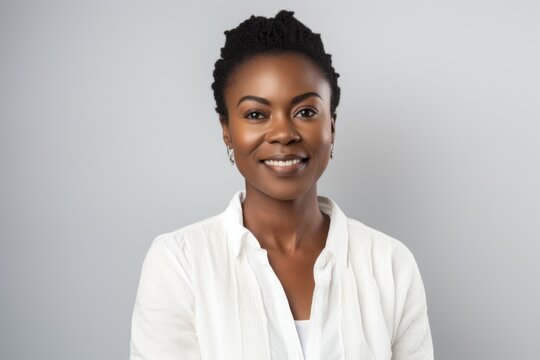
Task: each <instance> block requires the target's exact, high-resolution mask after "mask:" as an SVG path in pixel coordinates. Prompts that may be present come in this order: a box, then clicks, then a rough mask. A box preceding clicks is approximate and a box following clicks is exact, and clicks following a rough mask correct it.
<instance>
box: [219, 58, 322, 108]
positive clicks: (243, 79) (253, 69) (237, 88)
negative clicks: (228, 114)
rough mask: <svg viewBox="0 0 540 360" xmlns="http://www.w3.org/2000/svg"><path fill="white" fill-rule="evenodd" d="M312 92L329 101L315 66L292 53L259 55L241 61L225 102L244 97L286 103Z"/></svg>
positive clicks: (229, 80) (319, 70)
mask: <svg viewBox="0 0 540 360" xmlns="http://www.w3.org/2000/svg"><path fill="white" fill-rule="evenodd" d="M308 91H314V92H317V93H319V94H320V95H321V96H322V97H323V99H324V101H325V102H326V101H328V102H329V101H330V91H331V90H330V84H329V83H328V81H327V79H326V77H325V76H324V74H323V72H322V70H321V69H320V68H319V67H318V65H317V64H316V63H315V62H314V61H313V60H311V59H310V58H309V57H307V56H306V55H302V54H299V53H293V52H284V53H278V54H258V55H254V56H252V57H250V58H248V59H247V60H245V61H243V62H242V63H241V64H240V65H239V66H238V67H237V68H236V69H235V70H234V71H233V72H232V73H231V75H230V76H229V79H228V82H227V86H226V88H225V99H226V102H229V101H234V100H235V99H236V98H240V97H242V96H244V95H256V96H261V97H265V98H275V99H276V100H279V99H280V98H283V100H284V101H285V100H288V99H290V98H292V97H294V96H296V95H298V94H300V93H305V92H308Z"/></svg>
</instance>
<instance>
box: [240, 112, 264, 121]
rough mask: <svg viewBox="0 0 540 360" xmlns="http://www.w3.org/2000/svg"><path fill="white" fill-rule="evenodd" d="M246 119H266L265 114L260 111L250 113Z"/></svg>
mask: <svg viewBox="0 0 540 360" xmlns="http://www.w3.org/2000/svg"><path fill="white" fill-rule="evenodd" d="M244 117H246V118H248V119H253V120H257V119H262V118H263V117H264V114H263V113H262V112H260V111H248V112H247V113H246V114H245V115H244Z"/></svg>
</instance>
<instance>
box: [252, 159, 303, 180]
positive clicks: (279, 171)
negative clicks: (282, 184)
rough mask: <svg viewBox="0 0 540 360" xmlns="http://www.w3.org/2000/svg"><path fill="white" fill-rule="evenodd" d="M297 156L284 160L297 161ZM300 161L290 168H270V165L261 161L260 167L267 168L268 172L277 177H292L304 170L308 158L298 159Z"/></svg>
mask: <svg viewBox="0 0 540 360" xmlns="http://www.w3.org/2000/svg"><path fill="white" fill-rule="evenodd" d="M298 158H299V156H295V157H292V158H291V157H289V158H288V159H285V160H292V159H298ZM300 159H302V161H300V162H299V163H296V164H292V165H290V166H272V165H269V164H267V163H265V162H264V160H263V161H261V163H262V165H263V166H264V167H265V168H267V169H268V170H270V171H271V172H272V173H273V174H275V175H277V176H294V175H296V174H298V173H299V172H300V171H302V169H304V168H305V167H306V164H307V163H308V158H300ZM266 160H282V159H279V158H278V159H276V158H273V157H272V158H268V159H266Z"/></svg>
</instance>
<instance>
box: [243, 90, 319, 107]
mask: <svg viewBox="0 0 540 360" xmlns="http://www.w3.org/2000/svg"><path fill="white" fill-rule="evenodd" d="M311 96H316V97H318V98H319V99H321V100H323V98H322V97H321V95H319V94H317V93H316V92H313V91H309V92H307V93H304V94H301V95H297V96H295V97H293V98H292V100H291V105H295V104H298V103H299V102H301V101H302V100H304V99H306V98H308V97H311ZM245 100H253V101H257V102H259V103H261V104H264V105H270V101H268V100H267V99H265V98H262V97H259V96H254V95H246V96H242V98H241V99H240V100H239V101H238V104H236V107H238V106H239V105H240V103H241V102H242V101H245Z"/></svg>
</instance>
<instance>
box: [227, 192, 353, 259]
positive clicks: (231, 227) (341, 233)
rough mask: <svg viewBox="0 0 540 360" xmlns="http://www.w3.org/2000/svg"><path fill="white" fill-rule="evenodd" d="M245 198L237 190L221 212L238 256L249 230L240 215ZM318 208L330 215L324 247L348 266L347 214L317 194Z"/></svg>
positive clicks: (230, 240) (326, 198)
mask: <svg viewBox="0 0 540 360" xmlns="http://www.w3.org/2000/svg"><path fill="white" fill-rule="evenodd" d="M245 198H246V191H245V190H239V191H237V192H236V193H235V194H234V196H233V198H232V199H231V201H230V202H229V205H228V206H227V208H226V209H225V211H224V212H223V216H224V221H225V227H226V231H227V236H228V241H229V243H230V245H231V246H232V249H233V252H234V255H235V256H237V257H238V256H239V255H240V253H241V252H242V250H243V249H244V248H245V246H246V238H247V236H248V235H249V234H251V232H250V231H249V230H248V229H247V228H245V227H244V220H243V217H242V203H243V202H244V200H245ZM317 200H318V204H319V209H321V211H322V212H324V213H325V214H327V215H329V216H330V228H329V230H328V238H327V240H326V246H325V249H327V250H329V251H330V252H331V253H332V255H333V256H335V257H336V260H337V261H338V262H340V263H341V264H342V265H343V266H345V267H348V248H349V231H348V221H347V216H346V215H345V214H344V213H343V211H342V210H341V209H340V208H339V206H338V205H337V204H336V203H335V202H334V201H333V200H332V199H330V198H328V197H325V196H321V195H318V196H317Z"/></svg>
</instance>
